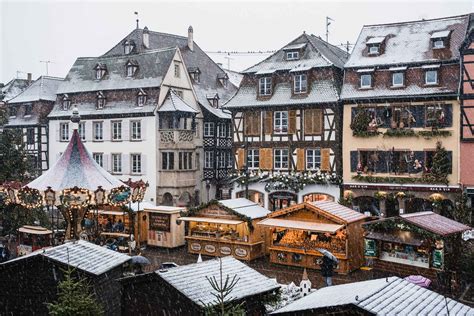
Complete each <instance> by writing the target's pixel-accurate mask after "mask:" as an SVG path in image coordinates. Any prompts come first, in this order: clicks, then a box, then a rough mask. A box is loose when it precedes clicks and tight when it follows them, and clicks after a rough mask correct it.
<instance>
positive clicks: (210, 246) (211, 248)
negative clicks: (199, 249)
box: [204, 245, 216, 253]
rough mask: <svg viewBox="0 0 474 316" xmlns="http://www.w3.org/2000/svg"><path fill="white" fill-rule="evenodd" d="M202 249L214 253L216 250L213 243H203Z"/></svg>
mask: <svg viewBox="0 0 474 316" xmlns="http://www.w3.org/2000/svg"><path fill="white" fill-rule="evenodd" d="M204 250H205V251H207V252H209V253H214V252H216V247H215V246H214V245H205V246H204Z"/></svg>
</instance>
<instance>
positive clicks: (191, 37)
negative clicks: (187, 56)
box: [188, 25, 194, 51]
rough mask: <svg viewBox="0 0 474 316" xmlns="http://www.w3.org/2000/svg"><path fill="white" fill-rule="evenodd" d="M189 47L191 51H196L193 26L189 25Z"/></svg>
mask: <svg viewBox="0 0 474 316" xmlns="http://www.w3.org/2000/svg"><path fill="white" fill-rule="evenodd" d="M188 47H189V50H190V51H194V40H193V27H192V26H191V25H190V26H189V27H188Z"/></svg>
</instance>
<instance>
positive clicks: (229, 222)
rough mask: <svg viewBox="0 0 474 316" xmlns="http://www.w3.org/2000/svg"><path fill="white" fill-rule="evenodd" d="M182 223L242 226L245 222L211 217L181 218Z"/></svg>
mask: <svg viewBox="0 0 474 316" xmlns="http://www.w3.org/2000/svg"><path fill="white" fill-rule="evenodd" d="M178 220H180V221H185V222H200V223H216V224H227V225H238V224H242V223H243V221H238V220H233V219H223V218H210V217H180V218H178Z"/></svg>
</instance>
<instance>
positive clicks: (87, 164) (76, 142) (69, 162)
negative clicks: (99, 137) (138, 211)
mask: <svg viewBox="0 0 474 316" xmlns="http://www.w3.org/2000/svg"><path fill="white" fill-rule="evenodd" d="M27 186H28V187H29V188H33V189H37V190H39V191H40V192H43V191H45V190H46V189H48V187H51V189H52V190H54V191H61V190H64V189H72V188H74V187H78V188H84V189H88V190H90V191H95V190H97V188H98V187H99V186H100V187H102V188H103V189H104V190H110V189H112V188H117V187H121V186H126V185H125V184H124V183H122V182H121V181H120V180H118V179H117V178H115V177H114V176H112V175H111V174H110V173H108V172H107V171H105V170H104V169H103V168H102V167H101V166H99V165H98V164H97V163H96V162H95V160H94V159H93V158H92V156H91V154H90V153H89V152H88V151H87V149H86V148H85V147H84V144H83V143H82V141H81V137H80V136H79V133H78V132H77V129H75V130H74V131H73V133H72V137H71V140H70V141H69V144H68V146H67V148H66V150H65V151H64V153H63V154H62V155H61V157H60V158H59V160H58V161H57V162H56V164H54V165H53V166H52V167H51V168H50V169H49V170H48V171H46V172H45V173H43V174H42V175H41V176H39V177H38V178H36V179H35V180H33V181H32V182H30V183H28V184H27Z"/></svg>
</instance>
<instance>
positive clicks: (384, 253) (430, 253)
mask: <svg viewBox="0 0 474 316" xmlns="http://www.w3.org/2000/svg"><path fill="white" fill-rule="evenodd" d="M364 227H365V229H366V233H365V256H366V257H367V258H369V259H373V260H372V261H373V267H374V268H375V269H377V270H381V271H385V272H389V273H391V274H395V275H400V276H406V275H412V274H413V275H418V274H420V275H423V276H425V277H428V278H431V279H436V278H437V276H436V275H437V272H439V271H443V270H445V266H446V265H445V263H446V262H448V261H451V262H454V261H455V260H456V258H457V257H458V256H459V253H458V250H457V249H459V246H460V243H462V240H461V234H462V233H463V232H464V231H466V230H469V229H470V227H469V226H466V225H464V224H461V223H458V222H456V221H454V220H451V219H449V218H446V217H444V216H441V215H439V214H436V213H433V212H417V213H410V214H402V215H399V216H396V217H389V218H384V219H380V220H375V221H370V222H367V223H365V225H364Z"/></svg>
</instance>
